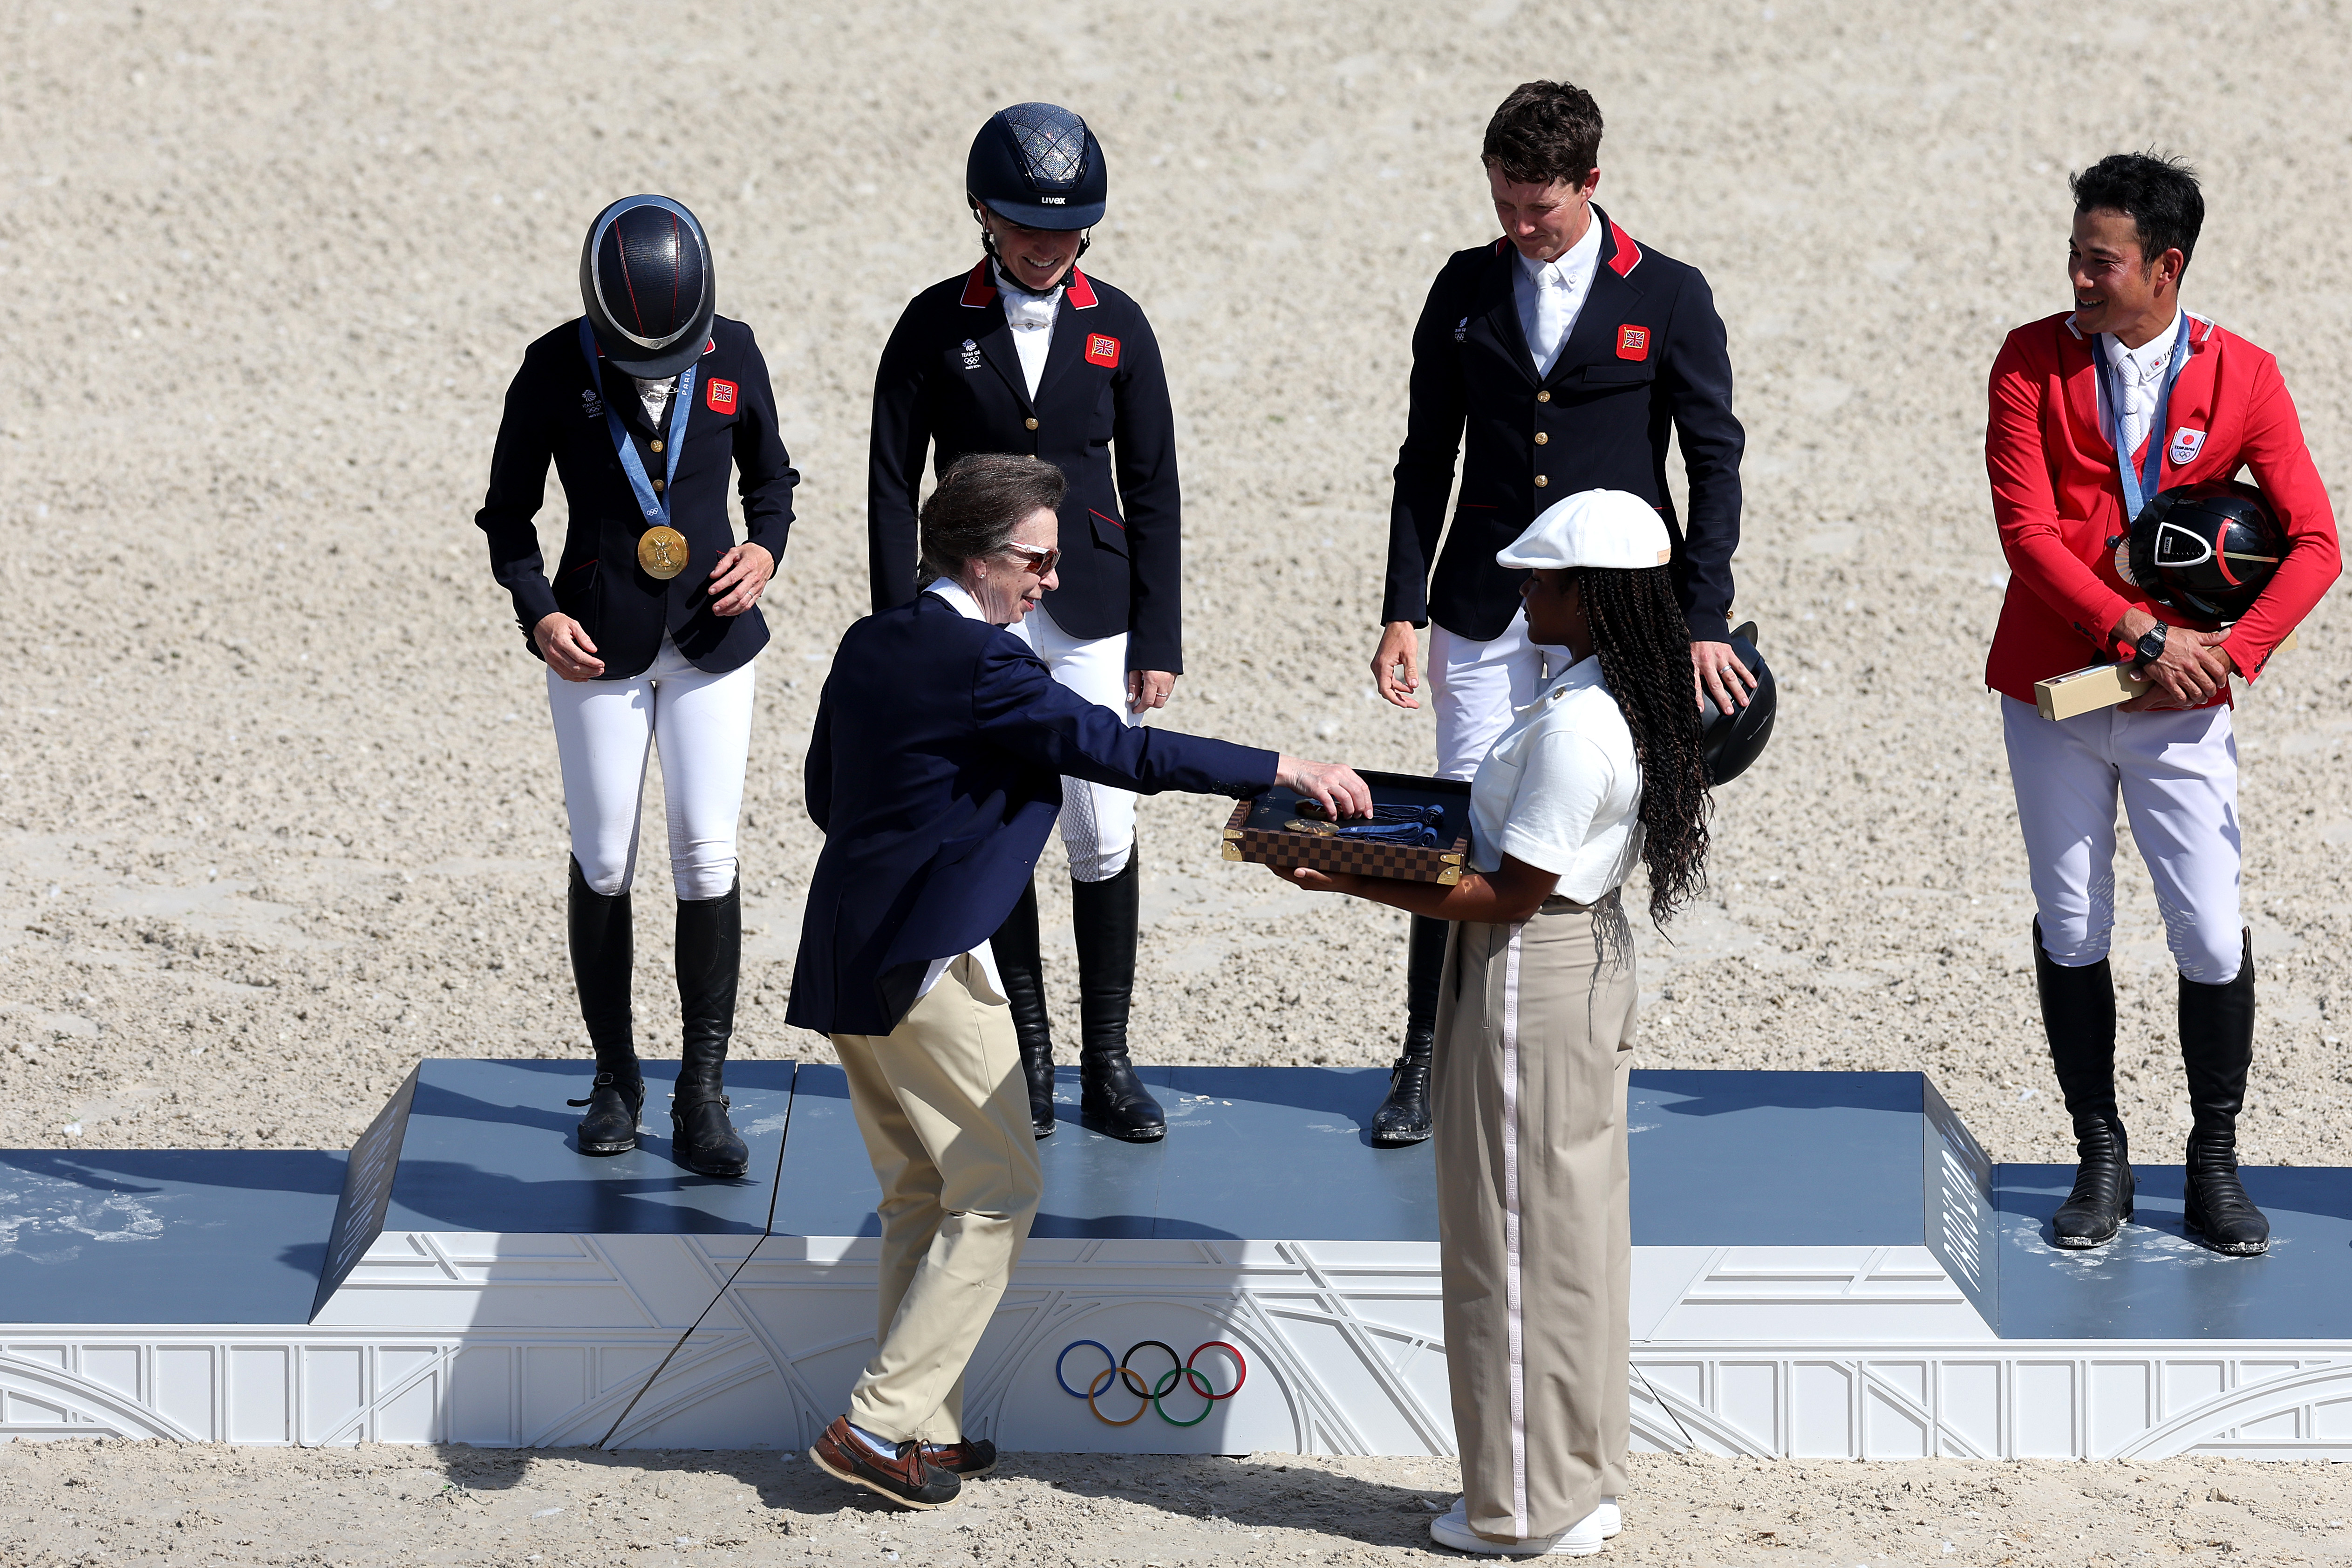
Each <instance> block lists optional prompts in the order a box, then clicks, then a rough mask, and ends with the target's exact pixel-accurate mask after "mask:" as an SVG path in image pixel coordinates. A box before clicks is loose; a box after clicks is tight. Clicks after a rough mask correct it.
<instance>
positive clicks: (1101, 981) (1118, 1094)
mask: <svg viewBox="0 0 2352 1568" xmlns="http://www.w3.org/2000/svg"><path fill="white" fill-rule="evenodd" d="M1142 858H1143V856H1142V850H1141V849H1140V847H1138V848H1134V849H1130V850H1129V851H1128V853H1127V864H1126V866H1125V867H1123V868H1121V869H1120V871H1119V873H1118V876H1116V877H1111V878H1108V879H1105V880H1103V881H1100V882H1080V881H1075V880H1074V881H1072V882H1071V884H1070V904H1071V910H1070V913H1071V921H1072V924H1073V925H1074V926H1075V927H1076V935H1077V939H1078V1035H1079V1041H1078V1109H1079V1110H1081V1111H1083V1112H1084V1113H1085V1115H1086V1118H1087V1121H1088V1122H1089V1123H1090V1124H1091V1125H1093V1126H1094V1127H1095V1129H1096V1130H1097V1131H1102V1132H1108V1133H1109V1134H1110V1135H1111V1136H1112V1137H1114V1138H1124V1139H1126V1140H1127V1141H1128V1142H1130V1143H1153V1142H1159V1141H1160V1139H1162V1138H1165V1137H1166V1136H1167V1135H1168V1118H1167V1117H1166V1116H1165V1115H1163V1114H1162V1113H1161V1111H1160V1102H1159V1101H1158V1100H1154V1099H1152V1098H1151V1091H1150V1089H1145V1088H1144V1087H1143V1080H1142V1079H1139V1078H1137V1077H1136V1076H1135V1066H1134V1064H1133V1063H1131V1062H1129V1060H1128V1059H1127V1017H1128V1012H1129V1007H1130V1005H1132V1003H1133V1002H1134V999H1135V937H1136V928H1137V926H1138V924H1139V921H1140V920H1141V917H1142V906H1143V898H1142V894H1143V877H1142V868H1141V861H1142Z"/></svg>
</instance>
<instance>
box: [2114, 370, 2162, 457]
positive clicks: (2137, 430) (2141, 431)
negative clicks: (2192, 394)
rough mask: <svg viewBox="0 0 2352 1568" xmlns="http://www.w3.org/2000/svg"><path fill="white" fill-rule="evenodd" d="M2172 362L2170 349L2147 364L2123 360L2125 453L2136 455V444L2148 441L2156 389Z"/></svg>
mask: <svg viewBox="0 0 2352 1568" xmlns="http://www.w3.org/2000/svg"><path fill="white" fill-rule="evenodd" d="M2171 361H2172V353H2171V351H2170V350H2169V349H2168V350H2166V351H2165V352H2164V353H2161V354H2158V356H2157V357H2156V358H2155V359H2154V360H2152V361H2150V362H2149V363H2146V364H2142V363H2140V362H2139V361H2138V360H2137V359H2136V358H2131V357H2128V356H2127V357H2126V359H2125V360H2124V363H2123V385H2124V429H2123V437H2124V439H2123V447H2124V450H2125V451H2126V452H2137V451H2138V450H2139V444H2140V443H2141V442H2142V441H2144V440H2146V439H2147V422H2148V421H2149V420H2151V419H2153V418H2155V417H2156V394H2157V389H2158V385H2159V384H2161V383H2162V382H2163V380H2164V370H2165V366H2166V365H2168V364H2169V363H2171Z"/></svg>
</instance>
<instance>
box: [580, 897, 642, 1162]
mask: <svg viewBox="0 0 2352 1568" xmlns="http://www.w3.org/2000/svg"><path fill="white" fill-rule="evenodd" d="M565 924H566V926H567V928H568V931H569V933H570V936H571V939H572V986H573V988H574V989H576V990H577V991H578V992H579V993H580V1021H581V1022H582V1023H583V1024H585V1025H587V1026H588V1042H589V1044H590V1045H592V1046H593V1047H595V1050H596V1081H595V1082H594V1083H593V1084H591V1085H590V1086H589V1088H588V1098H587V1099H585V1100H572V1101H571V1102H570V1103H572V1104H573V1105H584V1106H586V1107H587V1108H588V1114H587V1115H585V1116H583V1117H582V1118H581V1119H580V1152H582V1153H583V1154H620V1153H625V1152H628V1151H629V1150H631V1149H634V1148H635V1147H636V1146H637V1112H638V1111H640V1110H643V1109H644V1108H645V1103H646V1080H645V1079H644V1078H642V1077H641V1076H639V1074H638V1072H637V1047H636V1042H635V1037H633V1036H632V1034H631V1032H630V1028H629V973H630V967H631V964H630V951H629V949H630V921H629V895H628V894H626V893H614V895H612V896H611V897H610V898H607V897H605V896H604V894H602V893H600V892H598V891H596V890H595V889H593V888H591V887H590V886H589V885H588V878H587V875H586V874H585V873H584V872H583V871H582V870H581V869H580V862H579V861H578V860H576V859H575V860H573V861H572V894H571V908H570V910H569V911H568V913H567V917H566V921H565Z"/></svg>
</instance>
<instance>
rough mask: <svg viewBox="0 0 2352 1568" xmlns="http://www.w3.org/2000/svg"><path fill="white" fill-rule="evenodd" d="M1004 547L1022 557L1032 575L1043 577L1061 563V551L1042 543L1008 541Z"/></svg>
mask: <svg viewBox="0 0 2352 1568" xmlns="http://www.w3.org/2000/svg"><path fill="white" fill-rule="evenodd" d="M1004 548H1005V549H1007V550H1010V551H1012V552H1013V553H1014V554H1016V555H1019V556H1021V557H1022V558H1023V559H1024V563H1026V565H1027V566H1028V569H1029V573H1030V574H1031V575H1032V576H1036V577H1043V576H1045V574H1047V573H1049V572H1051V571H1053V569H1054V568H1055V566H1058V565H1059V564H1061V561H1062V552H1060V551H1058V550H1048V549H1046V548H1045V546H1044V545H1042V544H1019V543H1008V544H1006V545H1005V547H1004Z"/></svg>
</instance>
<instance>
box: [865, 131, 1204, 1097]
mask: <svg viewBox="0 0 2352 1568" xmlns="http://www.w3.org/2000/svg"><path fill="white" fill-rule="evenodd" d="M964 190H965V197H966V200H967V201H969V202H970V204H971V212H972V216H973V217H974V218H975V219H976V220H978V222H979V224H980V226H981V235H982V245H983V247H985V249H986V251H987V255H985V256H984V257H982V258H981V260H980V261H979V263H978V264H977V265H975V266H974V267H972V268H971V270H970V271H969V272H959V273H957V274H956V275H955V276H954V277H952V278H949V279H945V280H944V281H942V282H940V283H936V284H934V285H932V286H931V287H930V288H929V289H925V290H924V291H923V292H922V293H920V294H919V295H917V296H916V297H915V299H914V300H913V301H912V302H911V303H910V304H908V307H907V310H906V313H905V314H904V315H903V316H901V317H900V318H899V319H898V327H897V328H896V329H895V330H894V331H892V332H891V334H890V342H889V345H888V346H887V348H885V349H884V350H883V351H882V363H881V364H880V366H879V367H878V368H877V371H876V372H875V377H874V445H873V457H872V463H871V466H870V468H869V469H868V477H867V485H866V498H867V523H866V527H867V542H868V550H869V558H870V561H871V563H872V567H873V577H874V608H875V609H876V610H877V611H881V610H887V609H889V608H891V607H892V606H894V605H903V604H907V603H908V602H910V601H911V600H912V599H913V598H914V597H915V595H916V591H917V589H918V587H919V581H918V579H917V576H916V554H917V552H916V542H915V532H916V529H915V502H916V499H917V496H918V494H919V491H920V489H921V487H922V479H923V462H924V458H925V455H926V453H929V454H931V455H932V456H933V457H934V458H935V459H936V461H937V463H938V466H939V471H940V472H941V473H943V474H944V473H945V472H946V471H947V468H948V466H949V465H950V464H951V463H953V462H954V461H955V460H956V459H957V458H960V457H962V456H964V455H965V454H967V453H972V452H1005V453H1017V454H1019V455H1021V456H1024V457H1034V458H1045V460H1046V461H1047V462H1050V463H1052V464H1053V465H1054V466H1055V468H1059V469H1061V470H1062V474H1063V477H1064V478H1065V479H1067V481H1068V483H1069V493H1068V496H1067V497H1066V500H1063V502H1062V503H1061V536H1060V537H1061V542H1062V543H1061V547H1062V550H1063V552H1064V553H1063V555H1062V563H1061V573H1060V585H1059V586H1058V587H1056V588H1055V589H1054V590H1053V591H1052V592H1050V593H1048V594H1047V595H1045V602H1044V604H1043V605H1040V606H1039V607H1038V608H1037V610H1036V611H1034V613H1032V614H1031V615H1029V616H1027V617H1026V619H1025V620H1024V621H1022V622H1018V623H1015V624H1014V626H1013V628H1012V629H1013V635H1014V636H1015V637H1019V638H1021V639H1022V640H1023V641H1024V642H1026V643H1027V644H1029V646H1030V647H1033V648H1034V649H1035V650H1036V652H1037V657H1038V658H1041V659H1043V660H1044V661H1045V668H1047V669H1049V670H1051V671H1052V672H1053V676H1054V679H1055V680H1056V681H1058V682H1060V683H1061V684H1062V685H1064V686H1066V687H1067V688H1069V689H1071V690H1073V691H1075V692H1076V693H1077V694H1078V695H1079V696H1081V697H1083V698H1085V699H1086V700H1087V701H1089V702H1094V703H1097V704H1099V705H1100V706H1102V707H1104V708H1108V709H1110V710H1113V711H1114V712H1118V713H1120V714H1122V715H1124V717H1125V720H1126V722H1128V723H1129V725H1134V724H1138V723H1140V722H1141V718H1142V715H1143V714H1144V713H1145V712H1147V711H1148V710H1151V709H1154V708H1158V707H1160V706H1162V705H1164V704H1165V703H1166V702H1167V700H1168V694H1169V691H1170V690H1171V689H1172V688H1173V687H1174V685H1175V683H1176V675H1177V672H1178V671H1179V670H1181V669H1182V668H1183V655H1182V652H1181V644H1182V635H1183V633H1182V624H1181V623H1182V614H1181V604H1180V600H1179V595H1178V590H1179V586H1180V579H1181V572H1182V563H1181V559H1180V552H1181V542H1180V539H1179V529H1180V517H1179V510H1180V508H1179V501H1178V496H1177V487H1176V441H1175V420H1174V416H1172V415H1171V413H1170V411H1169V405H1168V378H1167V375H1166V373H1165V372H1164V371H1163V370H1162V368H1161V365H1160V345H1159V343H1158V342H1157V341H1156V340H1155V339H1154V338H1153V337H1152V335H1151V324H1150V322H1149V321H1145V320H1144V316H1143V311H1142V309H1141V308H1140V307H1139V306H1138V305H1137V304H1136V302H1135V301H1134V300H1131V299H1129V298H1128V296H1127V295H1125V294H1123V293H1121V292H1120V291H1119V290H1118V289H1114V288H1112V287H1111V286H1110V285H1109V284H1108V283H1105V282H1103V281H1101V280H1100V279H1095V278H1091V277H1088V276H1087V274H1086V273H1084V272H1082V271H1080V270H1079V269H1078V265H1077V264H1078V258H1079V257H1081V256H1083V255H1084V254H1085V253H1086V248H1087V230H1088V229H1089V228H1091V227H1092V226H1094V225H1095V224H1097V223H1099V222H1100V221H1101V220H1102V216H1103V208H1104V203H1105V198H1106V195H1107V193H1108V181H1107V179H1106V176H1105V174H1104V170H1103V151H1102V143H1101V142H1098V141H1097V140H1096V139H1095V135H1094V132H1092V131H1090V130H1088V129H1087V122H1086V121H1083V120H1081V119H1079V118H1078V117H1077V116H1076V115H1075V114H1073V113H1071V112H1070V111H1069V110H1066V109H1063V108H1060V107H1058V106H1056V105H1054V104H1050V103H1017V104H1014V105H1013V107H1012V108H1010V109H1007V110H1002V111H1000V112H998V113H996V114H994V115H992V116H991V117H990V118H989V121H988V122H987V123H986V124H985V125H983V126H982V127H981V130H980V134H979V135H978V136H977V137H975V138H974V139H973V141H972V144H971V156H970V158H969V160H968V161H967V163H966V164H965V168H964ZM1062 794H1063V806H1062V816H1061V833H1062V844H1063V847H1064V848H1066V850H1067V851H1068V852H1069V862H1070V881H1071V889H1070V898H1071V912H1072V916H1073V925H1074V927H1075V933H1076V938H1077V949H1078V994H1079V1020H1080V1025H1081V1036H1082V1038H1081V1044H1080V1047H1079V1056H1078V1079H1079V1086H1080V1089H1081V1094H1082V1107H1083V1109H1084V1110H1085V1112H1086V1114H1087V1120H1088V1121H1090V1122H1091V1123H1092V1124H1093V1125H1094V1126H1096V1127H1097V1128H1099V1129H1100V1130H1101V1131H1105V1132H1108V1133H1111V1134H1112V1135H1114V1136H1116V1137H1120V1138H1125V1139H1128V1140H1130V1141H1131V1142H1151V1141H1153V1140H1155V1139H1158V1138H1160V1137H1161V1136H1163V1135H1164V1134H1165V1133H1166V1131H1167V1121H1166V1119H1165V1118H1164V1117H1163V1116H1162V1114H1161V1112H1160V1106H1159V1104H1158V1103H1157V1102H1156V1101H1155V1100H1153V1099H1152V1098H1151V1095H1150V1092H1149V1091H1148V1090H1146V1089H1144V1087H1143V1085H1142V1083H1141V1081H1140V1080H1139V1079H1137V1078H1136V1076H1135V1072H1134V1069H1133V1068H1131V1067H1130V1066H1129V1061H1128V1054H1127V1023H1128V1011H1129V1000H1130V998H1131V997H1132V995H1133V993H1134V989H1135V948H1136V933H1137V927H1138V922H1139V898H1138V893H1139V887H1140V881H1139V874H1138V869H1137V865H1136V852H1135V796H1134V795H1132V794H1131V793H1129V791H1127V790H1124V789H1119V788H1117V787H1114V786H1111V785H1108V784H1101V783H1097V782H1094V781H1090V780H1087V779H1080V778H1070V779H1066V780H1065V781H1063V786H1062ZM993 946H994V950H995V953H996V962H997V965H998V967H999V969H1000V970H1001V971H1002V973H1003V979H1004V987H1005V992H1006V994H1007V995H1008V996H1010V997H1011V999H1012V1003H1013V1019H1014V1022H1015V1026H1016V1027H1017V1029H1018V1031H1019V1034H1020V1038H1021V1058H1022V1062H1023V1066H1024V1071H1025V1072H1026V1073H1027V1074H1028V1079H1029V1086H1030V1089H1029V1099H1030V1110H1031V1117H1030V1121H1031V1124H1032V1130H1033V1131H1034V1132H1035V1133H1036V1135H1037V1136H1038V1137H1040V1138H1043V1137H1045V1135H1046V1134H1048V1133H1050V1132H1051V1131H1053V1130H1054V1044H1053V1038H1052V1036H1051V1035H1050V1034H1049V1033H1048V1032H1047V1027H1046V1021H1045V977H1044V974H1043V972H1042V965H1041V963H1040V960H1039V952H1038V937H1037V900H1036V895H1035V892H1034V889H1033V890H1031V891H1030V892H1028V893H1026V894H1024V896H1023V898H1022V900H1021V901H1020V903H1019V904H1018V905H1016V906H1015V907H1014V909H1013V912H1012V914H1011V915H1010V916H1009V917H1008V918H1007V919H1006V921H1005V926H1004V929H1003V931H1000V932H998V933H997V936H996V940H995V942H994V944H993Z"/></svg>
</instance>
